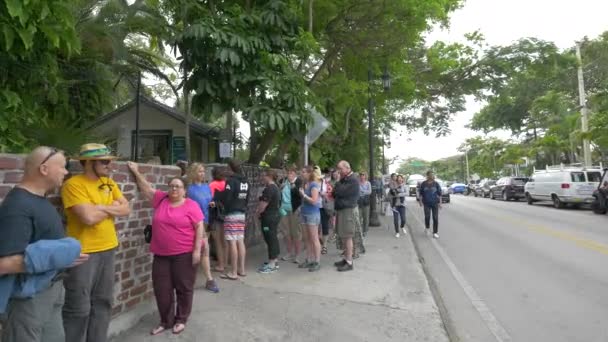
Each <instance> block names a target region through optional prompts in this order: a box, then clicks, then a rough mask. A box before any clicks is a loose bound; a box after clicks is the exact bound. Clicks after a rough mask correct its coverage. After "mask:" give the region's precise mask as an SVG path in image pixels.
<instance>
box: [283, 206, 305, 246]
mask: <svg viewBox="0 0 608 342" xmlns="http://www.w3.org/2000/svg"><path fill="white" fill-rule="evenodd" d="M299 214H300V213H299V212H295V213H293V212H290V213H288V214H287V215H285V216H283V217H281V222H279V227H280V229H281V231H282V232H283V235H284V236H289V237H290V238H291V239H292V240H302V226H301V225H300V215H299Z"/></svg>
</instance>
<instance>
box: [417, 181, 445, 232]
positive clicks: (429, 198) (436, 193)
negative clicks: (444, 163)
mask: <svg viewBox="0 0 608 342" xmlns="http://www.w3.org/2000/svg"><path fill="white" fill-rule="evenodd" d="M418 203H419V204H420V205H421V206H423V207H424V226H425V228H426V231H427V233H428V231H429V229H430V226H431V214H432V216H433V237H434V238H435V239H439V209H440V208H441V185H439V183H437V182H436V181H435V175H434V174H433V171H428V172H427V173H426V180H425V181H423V182H422V183H420V188H419V189H418Z"/></svg>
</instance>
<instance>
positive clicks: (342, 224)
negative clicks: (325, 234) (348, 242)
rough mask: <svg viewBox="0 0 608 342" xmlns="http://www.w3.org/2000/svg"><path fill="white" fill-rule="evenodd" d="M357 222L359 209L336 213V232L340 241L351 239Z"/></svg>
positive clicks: (343, 210)
mask: <svg viewBox="0 0 608 342" xmlns="http://www.w3.org/2000/svg"><path fill="white" fill-rule="evenodd" d="M360 224H361V223H360V222H359V208H348V209H341V210H337V211H336V230H337V231H338V236H339V237H340V238H342V239H348V238H352V237H353V236H354V235H355V230H356V228H357V225H360Z"/></svg>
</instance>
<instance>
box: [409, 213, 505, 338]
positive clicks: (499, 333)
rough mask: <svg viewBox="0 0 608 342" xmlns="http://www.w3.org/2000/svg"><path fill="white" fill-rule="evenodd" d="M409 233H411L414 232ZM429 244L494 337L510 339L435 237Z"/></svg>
mask: <svg viewBox="0 0 608 342" xmlns="http://www.w3.org/2000/svg"><path fill="white" fill-rule="evenodd" d="M412 217H413V218H414V220H416V221H417V222H418V225H419V226H420V227H424V225H423V224H422V223H421V221H420V219H419V218H418V215H417V214H414V215H412ZM410 233H412V234H413V233H414V232H410ZM431 244H432V245H433V247H435V250H437V253H439V256H441V259H442V260H443V262H444V263H445V264H446V265H447V266H448V269H449V270H450V272H451V273H452V276H454V279H456V281H457V282H458V284H459V285H460V287H461V288H462V290H463V291H464V293H465V294H466V295H467V297H468V298H469V301H470V302H471V304H472V305H473V307H474V308H475V310H477V313H479V316H480V317H481V319H482V320H483V321H484V323H485V325H486V327H487V328H488V330H490V332H491V333H492V334H493V335H494V337H496V341H498V342H508V341H511V336H510V335H509V333H508V332H507V331H506V330H505V328H503V326H502V325H501V324H500V323H499V322H498V319H496V316H494V314H493V313H492V311H490V308H488V306H487V305H486V303H485V301H484V300H483V299H482V298H481V297H480V296H479V294H477V291H475V289H474V288H473V286H471V284H469V282H468V281H467V280H466V279H465V278H464V276H463V275H462V273H460V271H459V270H458V268H457V267H456V265H455V264H454V262H452V259H451V258H450V257H449V256H448V254H447V253H446V251H445V250H444V249H443V247H441V245H439V243H438V242H437V240H435V239H432V240H431Z"/></svg>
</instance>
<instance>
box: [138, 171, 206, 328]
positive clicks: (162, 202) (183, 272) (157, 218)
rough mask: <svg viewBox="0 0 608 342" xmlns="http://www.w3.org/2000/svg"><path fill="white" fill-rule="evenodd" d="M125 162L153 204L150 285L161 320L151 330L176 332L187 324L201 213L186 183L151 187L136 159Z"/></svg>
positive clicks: (199, 247) (199, 246)
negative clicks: (159, 188)
mask: <svg viewBox="0 0 608 342" xmlns="http://www.w3.org/2000/svg"><path fill="white" fill-rule="evenodd" d="M127 165H128V167H129V169H130V170H131V172H132V173H133V175H134V176H135V178H136V180H137V185H138V186H139V189H140V191H141V193H142V195H143V196H144V198H146V199H147V200H149V201H151V202H152V207H154V218H153V220H152V241H151V242H150V252H152V254H154V261H153V262H152V285H153V287H154V296H155V297H156V304H157V306H158V312H159V314H160V324H159V325H158V326H157V327H156V328H154V329H153V330H152V331H151V334H152V335H158V334H160V333H162V332H163V331H165V330H166V329H170V328H173V333H174V334H179V333H181V332H182V331H184V329H185V328H186V322H187V320H188V317H189V316H190V312H191V311H192V299H193V294H194V292H193V291H194V281H195V279H196V265H198V264H199V263H200V261H201V251H202V247H203V246H202V244H203V232H204V225H203V219H204V215H203V212H202V210H201V208H200V206H199V205H198V204H197V203H196V202H195V201H193V200H191V199H189V198H186V187H185V185H186V184H184V181H183V180H182V179H181V178H179V177H176V178H173V179H171V180H170V181H169V191H168V192H163V191H159V190H155V189H154V188H152V186H151V185H150V183H148V182H147V181H146V179H145V178H144V176H142V174H141V173H139V170H138V166H137V164H136V163H132V162H129V163H128V164H127ZM176 301H177V311H176V312H174V307H175V302H176Z"/></svg>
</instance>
